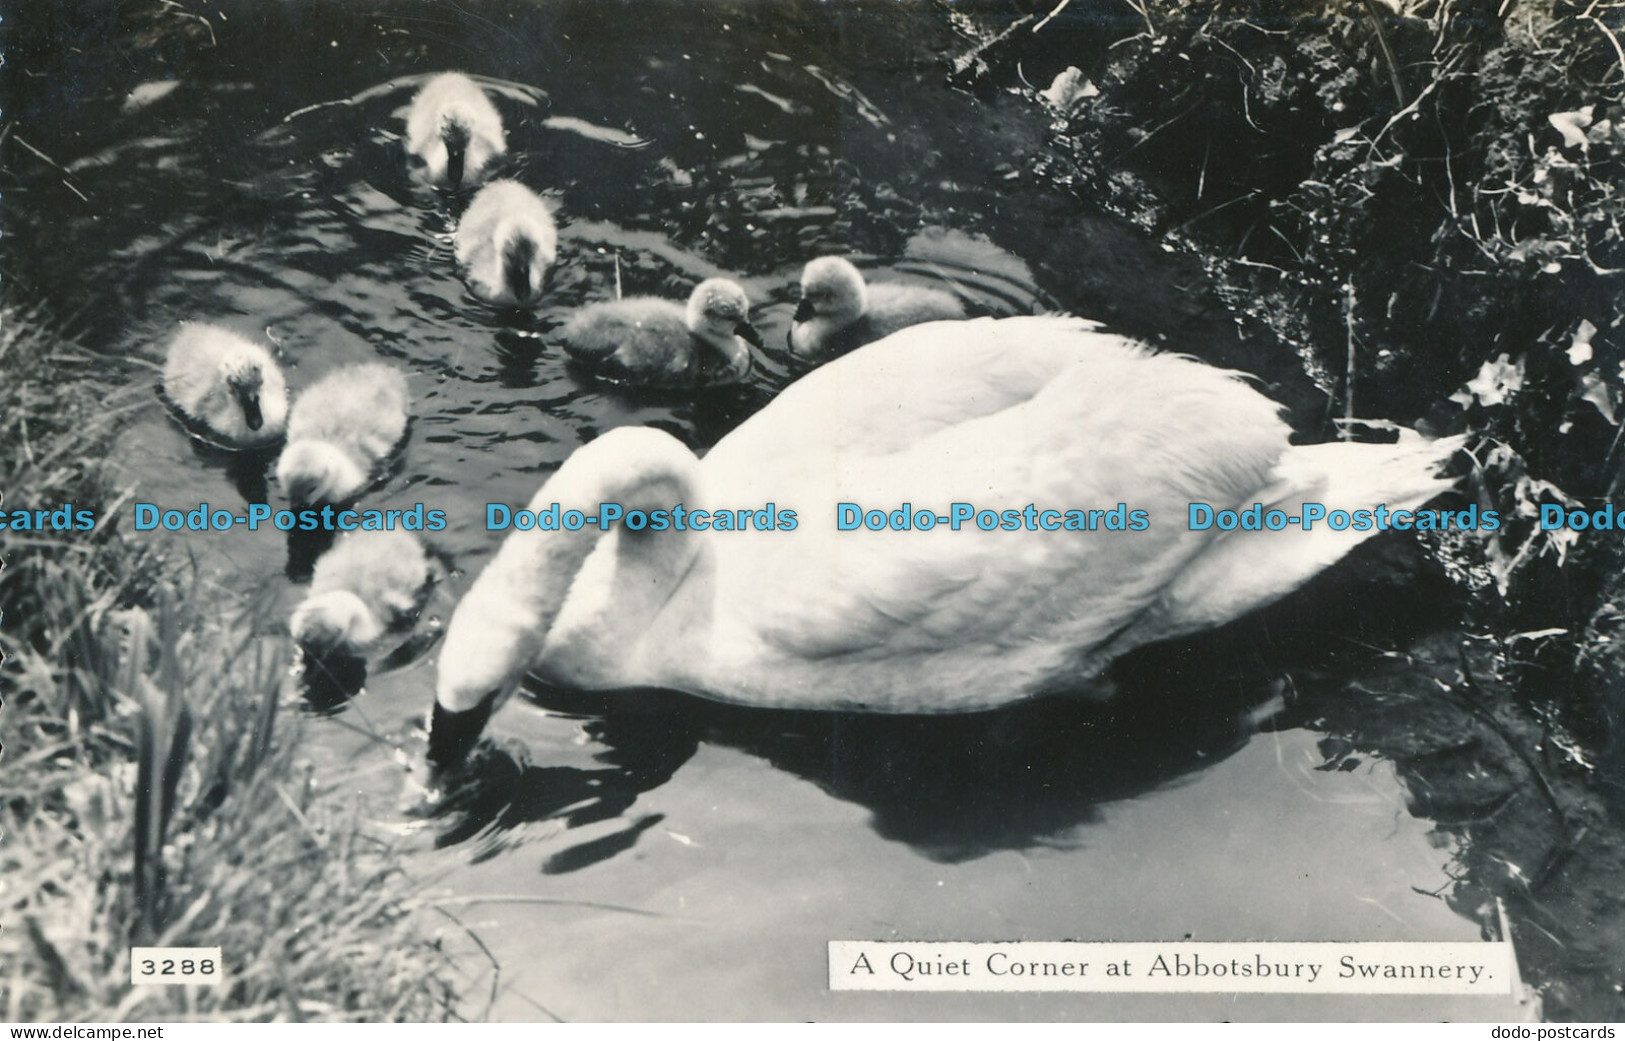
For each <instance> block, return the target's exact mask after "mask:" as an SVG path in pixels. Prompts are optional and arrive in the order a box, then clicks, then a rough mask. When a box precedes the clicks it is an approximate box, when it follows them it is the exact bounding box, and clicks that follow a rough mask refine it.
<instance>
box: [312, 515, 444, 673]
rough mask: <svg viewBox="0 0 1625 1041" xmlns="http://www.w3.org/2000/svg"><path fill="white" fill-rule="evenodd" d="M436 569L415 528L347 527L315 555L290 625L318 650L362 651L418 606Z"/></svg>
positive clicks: (347, 652)
mask: <svg viewBox="0 0 1625 1041" xmlns="http://www.w3.org/2000/svg"><path fill="white" fill-rule="evenodd" d="M431 575H432V571H431V567H430V560H429V555H428V553H426V552H425V551H424V549H423V543H421V542H419V541H418V539H417V537H416V536H414V535H412V534H411V533H410V532H406V531H352V532H346V533H345V534H343V535H340V536H339V538H338V540H337V541H336V542H334V543H333V547H332V548H331V549H329V550H328V551H327V552H326V553H323V554H322V556H321V559H320V560H318V561H316V568H315V571H314V572H313V573H312V575H311V579H310V593H309V594H308V595H307V596H306V597H305V599H304V600H303V601H302V602H301V603H300V604H299V606H298V607H296V608H295V609H294V612H293V615H292V616H291V617H290V618H289V620H288V630H289V631H290V632H291V633H292V634H293V638H294V640H295V641H297V642H298V643H299V645H300V646H301V647H305V648H308V649H309V650H311V651H314V652H316V653H318V654H327V653H332V652H340V653H344V654H361V653H363V652H365V651H366V650H367V649H368V648H370V647H371V646H372V645H373V644H375V643H377V642H378V641H379V640H380V639H381V638H382V637H383V635H384V634H385V633H386V632H388V631H389V630H390V629H392V628H395V627H396V626H398V625H400V624H401V623H402V622H403V621H405V620H406V619H407V618H409V617H410V616H411V614H412V612H413V611H415V610H417V609H418V607H419V606H420V605H421V604H422V602H423V597H424V594H425V593H426V592H427V591H428V587H429V583H430V577H431Z"/></svg>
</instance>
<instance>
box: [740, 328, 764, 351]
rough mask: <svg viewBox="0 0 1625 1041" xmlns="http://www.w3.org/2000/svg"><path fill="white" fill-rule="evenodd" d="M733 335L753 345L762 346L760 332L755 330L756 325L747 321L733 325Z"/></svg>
mask: <svg viewBox="0 0 1625 1041" xmlns="http://www.w3.org/2000/svg"><path fill="white" fill-rule="evenodd" d="M734 335H735V336H738V337H739V338H740V339H742V340H744V341H745V342H746V343H748V344H750V345H751V346H753V347H760V346H762V334H761V333H759V332H757V331H756V327H755V326H754V325H752V324H750V323H749V322H740V323H739V324H738V325H736V326H734Z"/></svg>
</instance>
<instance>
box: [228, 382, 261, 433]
mask: <svg viewBox="0 0 1625 1041" xmlns="http://www.w3.org/2000/svg"><path fill="white" fill-rule="evenodd" d="M231 389H232V392H233V393H235V394H236V395H237V403H238V404H239V405H241V406H242V407H243V422H244V423H246V424H248V429H250V430H258V429H259V428H260V427H262V426H264V425H265V413H263V412H261V411H260V394H259V391H257V390H250V389H249V388H247V387H235V386H234V387H232V388H231Z"/></svg>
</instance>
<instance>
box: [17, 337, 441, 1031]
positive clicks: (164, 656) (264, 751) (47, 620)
mask: <svg viewBox="0 0 1625 1041" xmlns="http://www.w3.org/2000/svg"><path fill="white" fill-rule="evenodd" d="M0 372H4V373H5V377H6V378H5V379H4V380H3V381H0V489H3V490H4V493H5V496H6V500H7V502H8V504H10V503H16V504H22V503H28V504H35V505H37V504H46V503H49V504H52V505H53V506H58V505H61V504H66V503H72V504H74V506H75V507H76V508H79V509H88V510H91V511H92V512H94V513H95V514H96V516H97V517H98V519H99V523H98V525H97V528H96V530H95V531H94V532H92V533H83V532H77V531H74V532H61V533H58V532H53V531H50V530H46V531H35V532H29V533H26V534H24V533H18V532H7V533H6V535H7V537H6V538H5V540H4V543H3V547H4V548H3V554H0V555H3V558H4V570H3V571H0V620H3V624H4V638H3V641H0V650H3V652H4V655H5V661H4V664H3V666H0V697H3V698H4V703H5V704H4V710H3V711H0V742H3V744H4V756H5V766H4V771H3V772H0V831H3V834H4V838H3V841H0V879H4V880H5V890H4V892H3V894H0V924H3V926H4V929H3V931H0V966H3V968H0V1015H4V1017H5V1018H6V1019H7V1020H9V1021H11V1022H30V1021H35V1022H38V1021H51V1020H57V1021H64V1020H77V1021H105V1020H124V1019H136V1020H147V1021H152V1020H187V1019H192V1018H205V1019H211V1020H212V1019H228V1020H358V1021H375V1020H403V1019H404V1020H441V1019H446V1018H448V1017H450V1016H451V1015H452V1007H453V995H452V992H451V985H450V980H451V974H450V972H449V964H448V962H447V961H446V959H445V957H444V955H443V954H442V953H441V952H440V951H439V950H438V949H437V948H436V947H435V946H434V945H433V944H431V943H430V942H429V941H428V940H426V939H425V938H424V937H423V936H421V935H420V934H419V933H418V932H417V931H416V929H415V919H414V918H413V917H412V916H411V915H410V913H409V910H410V904H409V896H410V894H409V892H408V885H407V883H406V881H405V880H404V879H403V877H402V876H401V874H400V872H399V869H398V867H397V866H396V865H397V863H398V861H397V858H396V857H394V856H393V855H392V851H391V849H390V847H389V845H388V844H387V843H386V842H384V841H382V840H381V839H380V837H379V836H378V835H377V834H376V829H374V828H372V827H370V826H369V825H368V824H367V823H366V822H365V821H363V820H361V819H359V818H358V817H357V815H356V814H355V813H354V811H353V810H352V809H351V808H349V807H348V806H347V805H346V800H344V799H343V798H341V797H340V795H339V794H338V793H337V792H336V791H335V790H334V789H333V788H332V787H331V785H330V784H327V783H323V782H321V781H318V780H317V779H316V778H315V777H314V776H313V775H312V772H311V770H310V768H309V767H308V765H306V764H305V763H304V762H303V761H302V760H301V758H300V756H299V753H298V745H299V732H300V729H301V723H302V721H301V720H300V719H299V718H298V717H297V714H296V713H293V712H286V711H282V710H281V708H280V705H279V700H280V698H281V695H282V689H283V686H284V680H285V677H286V673H287V667H288V661H287V656H286V654H287V652H286V650H285V647H284V643H285V641H284V640H283V639H282V638H281V636H280V634H279V633H278V629H277V626H276V625H275V624H273V623H270V622H267V621H266V620H265V619H261V618H258V617H256V613H255V610H254V606H253V604H252V602H251V600H248V599H245V598H244V597H243V596H242V595H240V594H238V593H236V592H233V591H231V590H227V589H223V588H220V587H218V586H216V585H212V584H210V583H208V582H206V581H204V580H203V579H202V578H200V577H199V576H198V575H197V574H196V573H195V571H194V570H193V569H191V568H190V567H189V565H188V564H187V563H186V562H185V561H180V560H169V559H165V558H163V557H161V556H159V555H157V554H155V553H154V552H152V551H150V550H148V549H145V548H143V547H142V546H140V545H139V544H137V543H136V542H134V541H133V540H130V539H127V538H126V537H124V536H123V535H122V534H121V532H120V527H121V506H122V503H123V500H124V498H125V496H123V495H121V494H119V493H118V490H117V489H115V488H114V487H113V486H112V485H111V484H110V483H109V476H108V475H107V474H106V473H105V472H104V471H103V470H102V468H101V467H100V466H99V464H98V460H100V459H103V458H105V456H106V454H107V452H106V449H107V446H108V444H109V443H110V440H111V439H112V438H114V437H116V436H117V433H118V428H119V416H120V413H121V412H122V411H124V410H125V409H126V408H127V407H128V406H130V405H132V404H139V403H140V401H139V400H138V397H137V396H138V395H139V396H141V397H144V396H145V395H146V394H148V393H150V390H149V389H148V387H147V386H146V385H145V381H141V380H136V381H125V383H124V386H123V387H122V389H121V388H119V387H118V386H116V385H115V384H113V383H112V382H111V381H110V380H109V379H108V374H107V373H108V366H107V360H106V359H99V358H94V357H92V356H90V355H88V354H85V353H83V352H81V351H79V350H78V349H77V348H76V347H75V346H74V345H73V344H72V343H71V342H68V341H67V340H65V339H63V338H61V337H59V336H57V335H55V334H53V333H52V332H51V331H50V323H49V322H48V320H47V319H46V318H45V317H44V316H43V315H42V314H40V313H38V312H26V311H20V310H19V309H18V308H16V307H15V306H12V307H7V308H4V309H0ZM262 634H268V635H262ZM132 944H136V945H143V946H146V945H162V946H181V947H187V946H200V947H216V946H218V947H222V948H223V949H224V950H225V951H226V952H228V953H227V960H226V965H225V980H224V982H223V983H222V984H220V985H218V986H198V987H184V986H141V987H132V986H131V984H130V954H129V950H130V947H131V945H132Z"/></svg>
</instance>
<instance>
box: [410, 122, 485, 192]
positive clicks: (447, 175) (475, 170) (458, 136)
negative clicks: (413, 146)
mask: <svg viewBox="0 0 1625 1041" xmlns="http://www.w3.org/2000/svg"><path fill="white" fill-rule="evenodd" d="M493 134H494V135H495V136H494V137H493V136H492V135H493ZM503 151H504V145H503V140H502V127H501V125H500V124H498V125H496V126H494V127H484V128H482V127H471V126H470V125H469V123H468V122H467V117H466V116H463V115H462V114H461V113H459V114H458V115H456V116H452V117H449V118H447V119H446V120H445V121H444V122H443V123H442V124H441V128H440V135H439V137H438V138H437V139H435V140H434V141H432V142H430V144H429V146H428V148H427V149H425V151H424V152H423V155H422V159H423V162H424V171H423V173H424V175H425V176H426V177H428V179H429V181H430V182H431V183H433V184H438V185H442V186H444V187H446V188H451V189H454V190H455V189H457V188H461V187H463V185H464V183H465V182H466V183H468V184H474V183H477V182H478V181H479V180H480V179H481V178H482V177H483V176H484V175H485V168H486V167H487V166H488V165H490V163H491V160H492V159H495V158H496V157H497V156H498V155H501V154H502V152H503Z"/></svg>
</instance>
